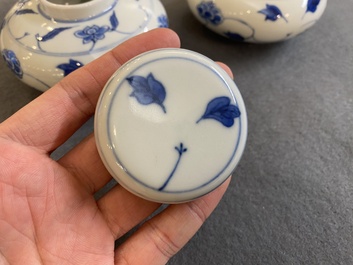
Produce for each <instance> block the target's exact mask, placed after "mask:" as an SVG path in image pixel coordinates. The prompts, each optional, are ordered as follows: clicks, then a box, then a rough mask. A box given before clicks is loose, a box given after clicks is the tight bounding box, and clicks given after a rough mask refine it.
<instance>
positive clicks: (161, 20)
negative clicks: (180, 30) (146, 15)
mask: <svg viewBox="0 0 353 265" xmlns="http://www.w3.org/2000/svg"><path fill="white" fill-rule="evenodd" d="M168 25H169V23H168V18H167V16H166V15H160V16H159V17H158V26H159V27H160V28H168Z"/></svg>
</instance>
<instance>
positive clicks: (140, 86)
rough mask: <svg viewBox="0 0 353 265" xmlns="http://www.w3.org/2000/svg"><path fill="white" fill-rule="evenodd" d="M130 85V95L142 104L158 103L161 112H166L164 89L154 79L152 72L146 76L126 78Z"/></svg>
mask: <svg viewBox="0 0 353 265" xmlns="http://www.w3.org/2000/svg"><path fill="white" fill-rule="evenodd" d="M126 80H127V81H128V82H129V84H130V85H131V86H132V88H133V91H132V93H131V94H130V96H131V97H135V98H136V99H137V101H138V102H139V103H140V104H142V105H149V104H152V103H155V104H157V105H159V106H160V107H161V108H162V110H163V112H164V113H166V109H165V106H164V105H163V102H164V100H165V98H166V91H165V88H164V86H163V84H162V83H161V82H159V81H158V80H156V79H155V78H154V76H153V74H152V73H150V74H149V75H148V76H147V78H145V77H143V76H139V75H135V76H131V77H128V78H126Z"/></svg>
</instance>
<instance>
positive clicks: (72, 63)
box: [56, 59, 83, 76]
mask: <svg viewBox="0 0 353 265" xmlns="http://www.w3.org/2000/svg"><path fill="white" fill-rule="evenodd" d="M82 66H83V63H81V62H80V61H76V60H73V59H70V60H69V63H63V64H59V65H58V66H57V67H56V68H58V69H60V70H63V71H64V76H67V75H69V74H71V73H72V72H73V71H75V70H77V69H78V68H80V67H82Z"/></svg>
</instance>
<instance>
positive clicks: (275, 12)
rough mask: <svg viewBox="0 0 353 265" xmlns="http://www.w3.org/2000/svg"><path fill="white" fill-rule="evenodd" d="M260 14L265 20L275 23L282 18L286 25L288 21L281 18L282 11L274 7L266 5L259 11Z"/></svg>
mask: <svg viewBox="0 0 353 265" xmlns="http://www.w3.org/2000/svg"><path fill="white" fill-rule="evenodd" d="M259 13H260V14H263V15H265V16H266V17H265V20H270V21H276V20H277V19H279V18H283V19H284V21H286V22H287V23H288V20H287V19H286V18H285V17H284V16H283V14H282V11H281V10H280V9H279V8H278V7H277V6H275V5H269V4H266V8H264V9H261V10H260V11H259Z"/></svg>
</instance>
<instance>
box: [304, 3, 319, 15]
mask: <svg viewBox="0 0 353 265" xmlns="http://www.w3.org/2000/svg"><path fill="white" fill-rule="evenodd" d="M319 4H320V0H309V1H308V5H307V8H306V13H307V12H312V13H315V12H316V9H317V6H318V5H319Z"/></svg>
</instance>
